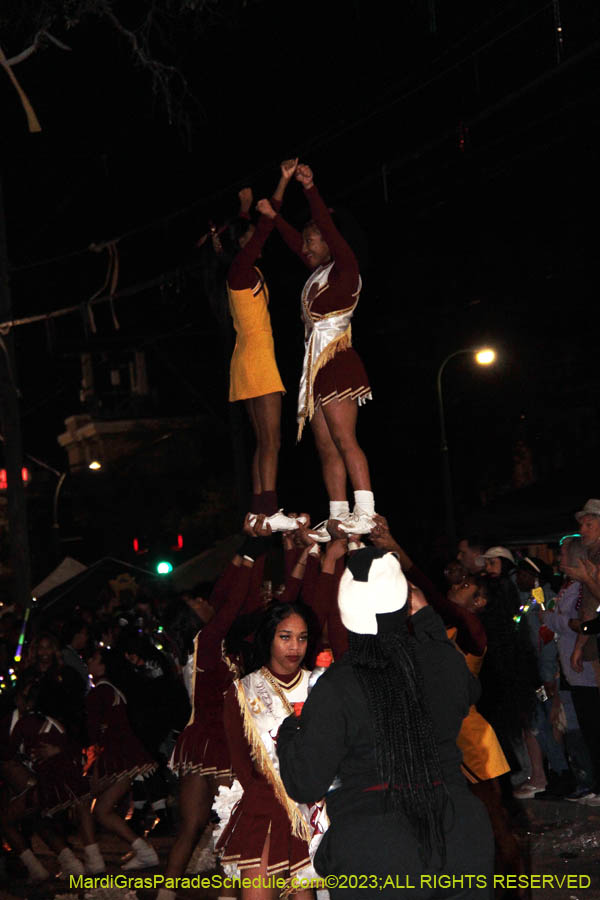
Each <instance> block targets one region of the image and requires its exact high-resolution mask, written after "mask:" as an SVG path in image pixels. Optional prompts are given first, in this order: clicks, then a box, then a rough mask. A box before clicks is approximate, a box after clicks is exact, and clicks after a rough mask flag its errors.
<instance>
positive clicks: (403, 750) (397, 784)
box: [348, 607, 448, 866]
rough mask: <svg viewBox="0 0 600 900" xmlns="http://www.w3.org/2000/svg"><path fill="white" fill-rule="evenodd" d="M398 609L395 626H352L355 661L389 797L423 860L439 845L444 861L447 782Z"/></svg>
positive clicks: (352, 657)
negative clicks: (356, 629)
mask: <svg viewBox="0 0 600 900" xmlns="http://www.w3.org/2000/svg"><path fill="white" fill-rule="evenodd" d="M392 615H393V616H394V629H393V630H391V631H383V633H378V634H377V635H361V634H354V633H353V632H351V631H350V632H348V639H349V656H350V661H351V663H352V668H353V670H354V672H355V674H356V677H357V678H358V681H359V683H360V685H361V687H362V689H363V690H364V692H365V695H366V697H367V701H368V704H369V708H370V710H371V715H372V720H373V726H374V731H375V748H376V759H377V771H378V775H379V778H380V781H381V784H383V785H385V786H386V787H385V792H386V798H387V800H388V802H389V804H390V805H391V809H392V811H393V812H395V813H396V814H397V815H398V817H399V818H402V817H404V816H406V818H407V819H408V821H409V823H410V825H411V827H412V829H413V832H414V835H415V837H416V839H417V842H418V845H419V851H420V854H421V857H422V861H423V862H424V863H427V862H429V860H430V858H431V854H432V852H434V851H436V852H437V854H438V855H439V857H440V859H441V865H442V866H443V865H444V864H445V859H446V841H445V835H444V824H443V823H444V814H445V811H446V804H447V799H448V796H447V791H446V786H445V784H444V781H443V778H442V769H441V765H440V761H439V756H438V752H437V746H436V744H435V740H434V736H433V723H432V720H431V714H430V712H429V709H428V708H427V705H426V703H425V701H424V688H423V678H422V674H421V670H420V668H419V665H418V663H417V660H416V657H415V650H414V638H413V637H412V636H411V635H410V634H409V632H408V628H407V618H406V607H405V608H404V609H403V610H401V611H400V612H399V613H394V614H392ZM384 618H385V617H384ZM378 619H379V620H380V619H381V617H379V616H378Z"/></svg>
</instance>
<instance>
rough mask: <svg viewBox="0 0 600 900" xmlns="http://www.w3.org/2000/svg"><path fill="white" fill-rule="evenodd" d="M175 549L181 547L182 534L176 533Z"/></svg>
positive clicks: (180, 548)
mask: <svg viewBox="0 0 600 900" xmlns="http://www.w3.org/2000/svg"><path fill="white" fill-rule="evenodd" d="M177 549H178V550H182V549H183V535H182V534H178V535H177Z"/></svg>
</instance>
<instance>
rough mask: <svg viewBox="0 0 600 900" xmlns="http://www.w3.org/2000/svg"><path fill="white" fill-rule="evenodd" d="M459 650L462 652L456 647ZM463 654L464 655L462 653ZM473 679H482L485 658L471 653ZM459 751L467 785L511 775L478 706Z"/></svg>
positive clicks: (468, 721) (468, 658)
mask: <svg viewBox="0 0 600 900" xmlns="http://www.w3.org/2000/svg"><path fill="white" fill-rule="evenodd" d="M447 632H448V637H449V638H450V640H454V637H455V636H456V629H455V628H448V629H447ZM455 646H456V644H455ZM457 649H459V650H460V648H458V647H457ZM460 652H461V653H463V651H462V650H461V651H460ZM463 656H464V657H465V661H466V663H467V666H468V668H469V672H470V673H471V675H474V676H475V677H476V678H478V677H479V673H480V671H481V666H482V664H483V659H484V657H483V656H474V655H473V654H472V653H463ZM456 743H457V744H458V748H459V750H461V751H462V755H463V764H462V770H463V774H464V775H465V777H466V778H467V780H468V781H472V782H474V783H476V782H478V781H488V779H490V778H498V777H499V776H500V775H504V773H505V772H510V766H509V765H508V763H507V761H506V757H505V755H504V753H503V751H502V747H501V746H500V741H499V740H498V738H497V737H496V732H495V731H494V729H493V728H492V726H491V725H490V723H489V722H488V721H487V719H484V718H483V716H482V715H481V713H479V712H477V709H476V708H475V706H471V708H470V709H469V712H468V714H467V716H466V718H465V719H463V723H462V726H461V729H460V732H459V735H458V737H457V739H456Z"/></svg>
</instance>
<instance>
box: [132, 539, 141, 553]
mask: <svg viewBox="0 0 600 900" xmlns="http://www.w3.org/2000/svg"><path fill="white" fill-rule="evenodd" d="M133 552H134V553H139V552H140V542H139V541H138V539H137V538H134V539H133Z"/></svg>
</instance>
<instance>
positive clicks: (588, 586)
mask: <svg viewBox="0 0 600 900" xmlns="http://www.w3.org/2000/svg"><path fill="white" fill-rule="evenodd" d="M575 518H576V519H577V521H578V522H579V531H580V533H581V543H582V545H583V547H584V548H585V550H586V554H587V560H580V561H579V563H578V565H577V566H576V567H575V568H573V569H570V570H569V569H566V570H565V571H566V573H567V575H569V576H570V577H572V578H576V579H577V581H580V582H581V584H582V585H583V597H582V601H581V605H580V607H579V622H586V621H588V620H589V619H595V618H596V617H597V616H598V605H599V604H600V583H599V582H598V577H597V571H598V570H597V567H598V565H599V564H600V500H594V499H591V500H588V501H587V503H586V504H585V506H584V507H583V509H580V510H579V512H576V513H575ZM571 621H572V625H573V629H574V630H575V631H579V625H578V624H577V620H576V619H575V620H571ZM584 662H592V663H593V666H594V671H595V674H596V681H597V683H598V686H599V687H600V662H599V661H598V642H597V641H595V640H594V638H593V636H592V637H590V635H586V634H579V636H578V638H577V640H576V642H575V648H574V650H573V655H572V657H571V665H572V667H573V669H574V670H575V671H576V672H582V671H583V663H584Z"/></svg>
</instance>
